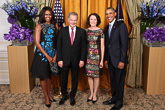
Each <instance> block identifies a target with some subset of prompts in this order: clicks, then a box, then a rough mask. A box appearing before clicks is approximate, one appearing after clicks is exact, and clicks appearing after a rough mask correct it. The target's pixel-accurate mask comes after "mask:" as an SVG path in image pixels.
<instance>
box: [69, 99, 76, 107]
mask: <svg viewBox="0 0 165 110" xmlns="http://www.w3.org/2000/svg"><path fill="white" fill-rule="evenodd" d="M75 103H76V102H75V99H74V98H71V99H70V105H71V106H74V105H75Z"/></svg>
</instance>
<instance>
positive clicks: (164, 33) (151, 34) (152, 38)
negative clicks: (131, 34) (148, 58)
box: [143, 26, 165, 43]
mask: <svg viewBox="0 0 165 110" xmlns="http://www.w3.org/2000/svg"><path fill="white" fill-rule="evenodd" d="M143 36H144V37H145V39H146V40H147V41H149V42H151V43H155V42H157V41H158V42H165V28H164V27H162V28H159V27H157V26H155V27H153V29H147V30H146V31H145V33H144V34H143Z"/></svg>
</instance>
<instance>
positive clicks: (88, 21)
mask: <svg viewBox="0 0 165 110" xmlns="http://www.w3.org/2000/svg"><path fill="white" fill-rule="evenodd" d="M92 15H94V16H96V19H97V24H96V26H98V25H100V23H101V19H100V16H99V15H98V14H97V13H92V14H90V15H89V17H88V19H87V25H89V26H90V17H91V16H92Z"/></svg>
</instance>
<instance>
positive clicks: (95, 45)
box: [85, 13, 105, 103]
mask: <svg viewBox="0 0 165 110" xmlns="http://www.w3.org/2000/svg"><path fill="white" fill-rule="evenodd" d="M100 23H101V20H100V16H99V15H98V14H96V13H92V14H90V15H89V17H88V20H87V24H88V25H89V26H90V27H89V28H87V29H86V34H87V60H86V64H85V74H86V75H87V76H88V84H89V88H90V92H91V94H90V96H89V97H88V99H87V102H89V101H92V102H93V103H95V102H96V101H97V90H98V87H99V76H100V75H101V74H102V72H101V70H102V68H103V59H104V48H105V47H104V34H103V30H102V29H100V28H99V27H97V26H98V25H99V24H100Z"/></svg>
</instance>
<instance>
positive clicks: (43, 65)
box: [31, 23, 56, 79]
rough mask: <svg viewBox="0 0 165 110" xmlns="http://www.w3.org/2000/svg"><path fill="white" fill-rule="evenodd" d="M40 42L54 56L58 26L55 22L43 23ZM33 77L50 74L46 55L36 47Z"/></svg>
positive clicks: (43, 76)
mask: <svg viewBox="0 0 165 110" xmlns="http://www.w3.org/2000/svg"><path fill="white" fill-rule="evenodd" d="M40 25H41V38H40V44H41V46H42V48H43V49H44V50H45V52H46V53H47V54H48V55H49V56H51V57H52V58H53V57H54V56H55V51H56V49H55V45H56V44H55V43H56V42H55V40H56V38H55V35H56V27H55V25H53V24H45V23H41V24H40ZM31 72H32V75H31V76H32V77H33V78H40V79H46V78H48V77H49V76H50V74H51V72H50V65H49V61H48V60H47V58H46V56H45V55H44V54H43V53H42V52H40V50H39V49H38V48H37V47H36V50H35V54H34V58H33V63H32V66H31Z"/></svg>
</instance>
